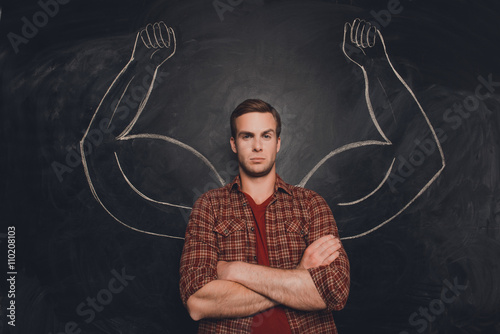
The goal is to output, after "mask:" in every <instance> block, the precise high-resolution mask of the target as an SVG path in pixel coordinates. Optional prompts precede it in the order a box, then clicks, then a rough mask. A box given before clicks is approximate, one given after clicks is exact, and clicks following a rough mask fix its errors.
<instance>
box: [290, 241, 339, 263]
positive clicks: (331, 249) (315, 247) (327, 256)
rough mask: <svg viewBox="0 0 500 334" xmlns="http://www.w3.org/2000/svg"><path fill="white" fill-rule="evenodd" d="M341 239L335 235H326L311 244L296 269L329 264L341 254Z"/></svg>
mask: <svg viewBox="0 0 500 334" xmlns="http://www.w3.org/2000/svg"><path fill="white" fill-rule="evenodd" d="M340 247H341V244H340V240H339V239H338V238H335V237H334V236H333V235H331V234H330V235H325V236H324V237H321V238H319V239H318V240H316V241H314V242H313V243H312V244H310V245H309V246H308V247H307V248H306V250H305V252H304V255H302V259H301V260H300V263H299V265H298V266H297V268H296V269H309V268H314V267H319V266H327V265H329V264H330V263H332V262H333V261H334V260H335V259H336V258H337V257H338V256H339V249H340Z"/></svg>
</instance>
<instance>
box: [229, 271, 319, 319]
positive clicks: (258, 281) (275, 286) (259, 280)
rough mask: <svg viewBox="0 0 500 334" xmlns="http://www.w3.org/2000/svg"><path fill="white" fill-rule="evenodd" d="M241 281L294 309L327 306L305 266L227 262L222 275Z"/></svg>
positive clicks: (310, 309)
mask: <svg viewBox="0 0 500 334" xmlns="http://www.w3.org/2000/svg"><path fill="white" fill-rule="evenodd" d="M222 278H223V279H227V280H230V281H233V282H237V283H240V284H242V285H244V286H245V287H247V288H249V289H252V290H253V291H256V292H258V293H259V294H262V295H264V296H267V297H268V298H270V299H271V300H275V301H277V302H278V303H280V304H283V305H286V306H288V307H291V308H293V309H296V310H302V311H317V310H323V309H325V308H326V304H325V302H324V301H323V299H322V298H321V296H320V294H319V292H318V290H317V289H316V286H315V285H314V282H313V280H312V278H311V275H310V274H309V272H308V271H307V270H305V269H290V270H285V269H276V268H271V267H266V266H260V265H255V264H249V263H245V262H239V261H235V262H228V263H227V267H226V270H225V272H224V274H223V276H222Z"/></svg>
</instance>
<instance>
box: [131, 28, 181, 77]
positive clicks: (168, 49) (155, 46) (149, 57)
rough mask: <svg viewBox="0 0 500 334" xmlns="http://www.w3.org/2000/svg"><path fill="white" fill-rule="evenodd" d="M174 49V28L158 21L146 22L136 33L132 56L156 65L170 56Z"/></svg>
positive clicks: (159, 64)
mask: <svg viewBox="0 0 500 334" xmlns="http://www.w3.org/2000/svg"><path fill="white" fill-rule="evenodd" d="M175 50H176V40H175V33H174V30H173V29H172V28H170V27H167V25H166V24H165V23H164V22H163V21H160V22H156V23H154V24H151V23H150V24H148V25H147V26H146V27H145V28H144V29H142V30H141V31H139V32H138V33H137V37H136V40H135V45H134V52H133V54H132V58H133V59H135V60H137V61H139V62H146V63H152V64H153V65H154V66H157V67H158V66H161V65H162V64H163V63H164V62H165V61H166V60H168V59H169V58H170V57H172V56H173V55H174V54H175Z"/></svg>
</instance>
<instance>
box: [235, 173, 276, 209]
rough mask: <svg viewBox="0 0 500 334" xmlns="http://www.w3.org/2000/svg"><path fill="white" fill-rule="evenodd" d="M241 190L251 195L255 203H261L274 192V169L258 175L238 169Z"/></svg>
mask: <svg viewBox="0 0 500 334" xmlns="http://www.w3.org/2000/svg"><path fill="white" fill-rule="evenodd" d="M240 180H241V191H243V192H244V193H247V194H248V195H250V196H251V197H252V199H253V200H254V201H255V203H256V204H261V203H263V202H264V201H265V200H266V199H268V198H269V196H271V195H272V194H273V193H274V185H275V183H276V170H275V169H274V168H273V170H272V171H271V172H269V174H267V175H265V176H260V177H251V176H249V175H246V174H245V173H242V172H241V170H240Z"/></svg>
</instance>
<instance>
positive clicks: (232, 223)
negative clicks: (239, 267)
mask: <svg viewBox="0 0 500 334" xmlns="http://www.w3.org/2000/svg"><path fill="white" fill-rule="evenodd" d="M214 233H215V235H216V237H217V246H218V248H219V250H218V251H219V260H221V261H244V260H245V257H246V251H247V237H248V236H247V226H246V223H245V221H243V220H240V219H231V220H222V221H220V222H219V223H218V224H217V225H216V226H215V227H214Z"/></svg>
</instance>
